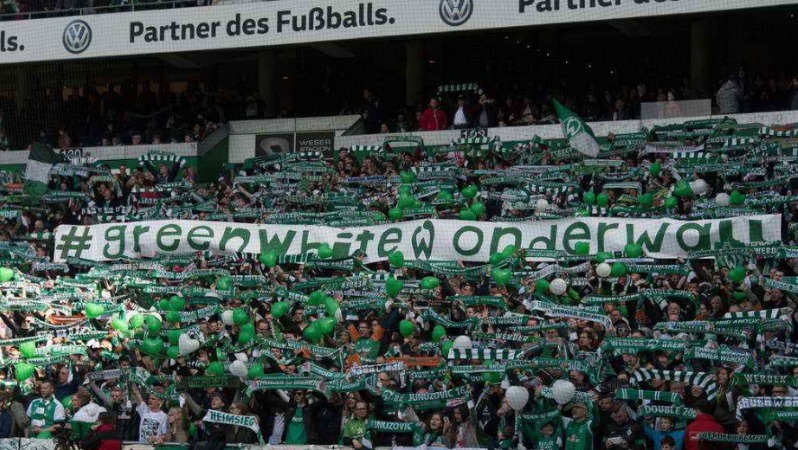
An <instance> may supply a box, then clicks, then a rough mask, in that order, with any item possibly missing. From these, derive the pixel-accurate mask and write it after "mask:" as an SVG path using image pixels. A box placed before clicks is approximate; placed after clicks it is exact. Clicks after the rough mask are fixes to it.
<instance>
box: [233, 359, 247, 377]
mask: <svg viewBox="0 0 798 450" xmlns="http://www.w3.org/2000/svg"><path fill="white" fill-rule="evenodd" d="M230 373H232V374H233V375H235V376H237V377H242V378H243V377H246V376H247V363H245V362H244V361H239V360H235V361H233V363H232V364H230Z"/></svg>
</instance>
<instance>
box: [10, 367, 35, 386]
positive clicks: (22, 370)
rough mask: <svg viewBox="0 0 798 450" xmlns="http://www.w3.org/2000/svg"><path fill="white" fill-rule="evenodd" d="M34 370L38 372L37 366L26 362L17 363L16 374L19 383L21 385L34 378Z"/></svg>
mask: <svg viewBox="0 0 798 450" xmlns="http://www.w3.org/2000/svg"><path fill="white" fill-rule="evenodd" d="M34 370H36V366H34V365H33V364H29V363H26V362H21V363H17V364H16V365H15V366H14V372H15V373H16V376H17V381H19V382H20V383H22V382H23V381H25V380H27V379H28V378H30V377H32V376H33V372H34Z"/></svg>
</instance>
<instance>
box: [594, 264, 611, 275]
mask: <svg viewBox="0 0 798 450" xmlns="http://www.w3.org/2000/svg"><path fill="white" fill-rule="evenodd" d="M611 273H612V266H611V265H609V264H607V263H605V262H603V263H601V264H599V265H598V266H596V275H598V276H600V277H601V278H607V277H609V276H610V274H611Z"/></svg>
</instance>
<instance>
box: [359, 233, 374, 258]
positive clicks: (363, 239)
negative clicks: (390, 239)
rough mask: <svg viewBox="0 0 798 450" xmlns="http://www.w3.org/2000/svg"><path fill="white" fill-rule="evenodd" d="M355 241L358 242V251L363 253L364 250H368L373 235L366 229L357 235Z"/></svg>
mask: <svg viewBox="0 0 798 450" xmlns="http://www.w3.org/2000/svg"><path fill="white" fill-rule="evenodd" d="M355 240H356V241H357V242H360V251H361V252H363V253H365V252H366V250H367V249H368V246H369V242H371V241H373V240H374V233H372V232H371V231H369V230H367V229H364V230H363V231H361V232H360V234H358V235H357V237H356V238H355Z"/></svg>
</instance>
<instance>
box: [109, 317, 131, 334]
mask: <svg viewBox="0 0 798 450" xmlns="http://www.w3.org/2000/svg"><path fill="white" fill-rule="evenodd" d="M111 328H113V329H114V330H116V331H127V330H128V328H127V322H125V319H119V318H117V319H114V320H112V321H111Z"/></svg>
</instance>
